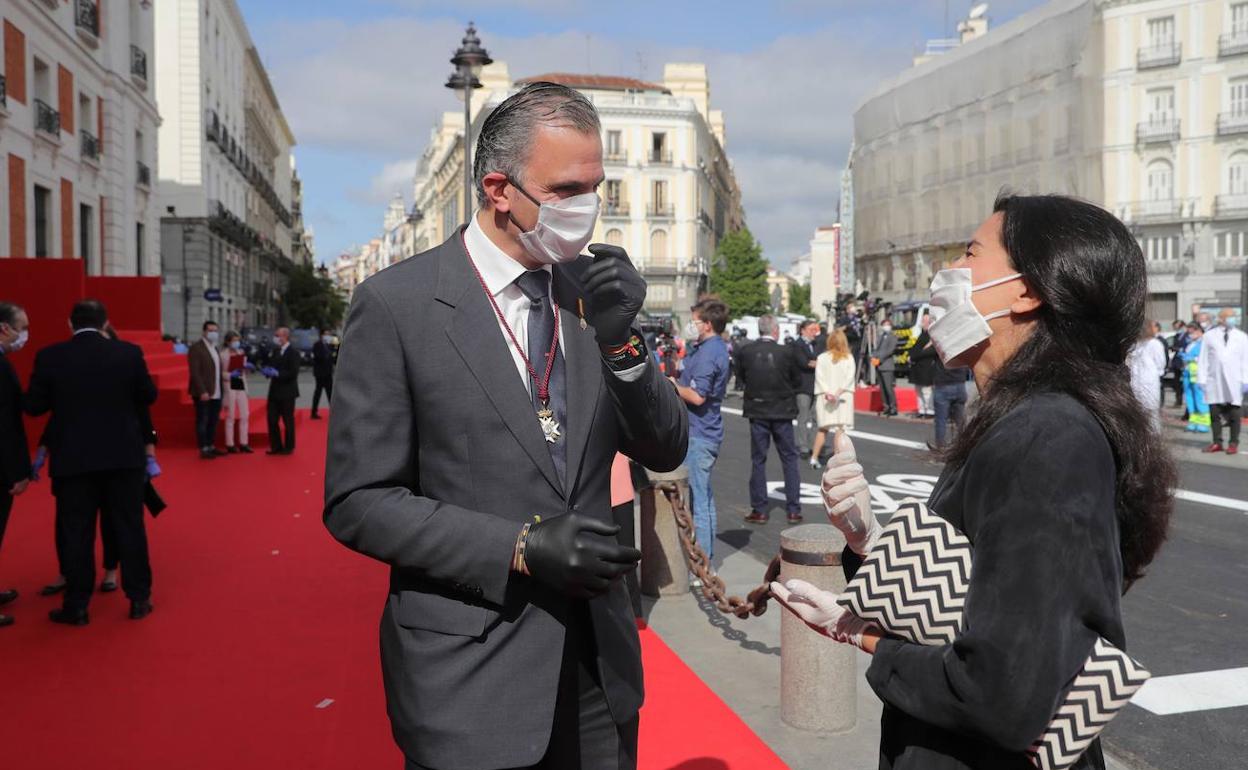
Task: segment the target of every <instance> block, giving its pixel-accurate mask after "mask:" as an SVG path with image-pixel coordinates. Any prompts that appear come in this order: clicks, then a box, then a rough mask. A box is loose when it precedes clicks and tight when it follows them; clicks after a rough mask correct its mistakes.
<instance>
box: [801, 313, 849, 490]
mask: <svg viewBox="0 0 1248 770" xmlns="http://www.w3.org/2000/svg"><path fill="white" fill-rule="evenodd" d="M815 419H816V422H817V423H818V426H819V432H818V433H817V434H815V445H814V446H813V447H812V448H811V452H810V465H811V467H812V468H819V467H821V466H822V464H823V461H824V459H825V458H824V457H823V456H822V455H823V448H824V446H825V445H827V446H830V445H829V444H828V443H827V439H828V431H829V430H832V429H833V428H844V429H845V430H849V429H851V428H853V427H854V357H853V356H852V355H850V353H849V340H847V339H846V337H845V332H844V331H842V330H841V329H834V330H833V331H832V333H831V334H829V335H828V349H827V351H826V352H824V353H820V354H819V357H818V358H817V359H815Z"/></svg>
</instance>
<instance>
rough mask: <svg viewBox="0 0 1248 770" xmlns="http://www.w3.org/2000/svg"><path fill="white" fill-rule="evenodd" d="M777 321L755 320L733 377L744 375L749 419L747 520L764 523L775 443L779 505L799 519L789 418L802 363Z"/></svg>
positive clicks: (794, 405)
mask: <svg viewBox="0 0 1248 770" xmlns="http://www.w3.org/2000/svg"><path fill="white" fill-rule="evenodd" d="M779 339H780V325H779V324H778V323H776V319H775V318H774V317H773V316H770V315H765V316H761V317H760V318H759V319H758V339H757V340H755V341H754V342H752V343H750V344H749V345H747V346H746V347H745V349H744V350H742V351H741V354H740V356H739V357H738V360H739V363H738V366H739V367H740V369H739V370H738V371H739V374H738V376H740V377H742V378H744V380H745V402H744V404H743V405H742V413H743V414H744V415H745V418H746V419H747V420H749V421H750V460H751V463H752V466H753V467H752V468H751V470H750V509H751V510H750V513H749V515H747V516H746V517H745V520H746V522H748V523H750V524H766V523H767V522H768V521H769V520H770V518H771V517H770V516H769V515H768V513H767V453H768V451H769V450H770V448H771V442H772V440H773V439H774V440H775V442H776V454H778V455H780V467H781V469H782V470H783V471H784V504H785V511H786V513H787V514H788V521H789V523H790V524H798V523H800V522H801V521H802V495H801V491H802V490H801V487H802V477H801V472H800V471H799V470H798V467H797V461H798V457H797V442H796V440H795V439H794V437H793V418H794V417H797V392H798V390H799V389H800V388H801V384H802V369H803V365H802V363H801V362H800V361H799V360H798V356H797V354H796V352H795V351H794V350H793V348H792V347H789V346H785V345H781V344H780V343H779Z"/></svg>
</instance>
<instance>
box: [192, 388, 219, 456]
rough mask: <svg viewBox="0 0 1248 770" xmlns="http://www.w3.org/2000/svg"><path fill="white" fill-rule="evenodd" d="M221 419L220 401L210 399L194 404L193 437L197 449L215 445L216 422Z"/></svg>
mask: <svg viewBox="0 0 1248 770" xmlns="http://www.w3.org/2000/svg"><path fill="white" fill-rule="evenodd" d="M220 417H221V399H219V398H210V399H208V400H207V401H196V402H195V437H196V439H197V440H198V441H199V448H200V449H204V448H207V447H211V446H212V445H214V444H215V443H217V420H218V419H219V418H220Z"/></svg>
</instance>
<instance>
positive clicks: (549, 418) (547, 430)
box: [537, 407, 563, 444]
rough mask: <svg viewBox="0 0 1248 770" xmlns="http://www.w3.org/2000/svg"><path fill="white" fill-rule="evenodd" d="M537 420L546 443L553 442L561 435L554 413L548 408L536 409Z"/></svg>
mask: <svg viewBox="0 0 1248 770" xmlns="http://www.w3.org/2000/svg"><path fill="white" fill-rule="evenodd" d="M537 422H538V424H539V425H541V426H542V435H543V436H545V438H546V443H548V444H553V443H555V442H556V441H558V440H559V437H560V436H561V435H563V434H561V433H560V432H559V421H558V420H556V419H555V413H554V412H552V411H551V410H550V409H548V408H545V407H543V408H542V409H539V410H537Z"/></svg>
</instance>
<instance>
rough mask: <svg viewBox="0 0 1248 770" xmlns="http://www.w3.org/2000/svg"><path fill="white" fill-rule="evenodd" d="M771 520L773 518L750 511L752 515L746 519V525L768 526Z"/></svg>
mask: <svg viewBox="0 0 1248 770" xmlns="http://www.w3.org/2000/svg"><path fill="white" fill-rule="evenodd" d="M770 519H771V517H770V516H768V515H767V514H765V513H759V512H758V511H750V515H749V516H746V517H745V523H746V524H766V523H767V522H768V521H769V520H770Z"/></svg>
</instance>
